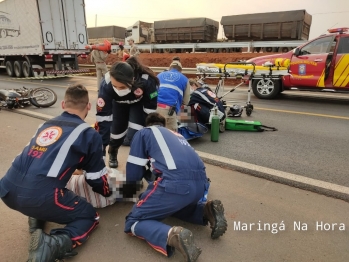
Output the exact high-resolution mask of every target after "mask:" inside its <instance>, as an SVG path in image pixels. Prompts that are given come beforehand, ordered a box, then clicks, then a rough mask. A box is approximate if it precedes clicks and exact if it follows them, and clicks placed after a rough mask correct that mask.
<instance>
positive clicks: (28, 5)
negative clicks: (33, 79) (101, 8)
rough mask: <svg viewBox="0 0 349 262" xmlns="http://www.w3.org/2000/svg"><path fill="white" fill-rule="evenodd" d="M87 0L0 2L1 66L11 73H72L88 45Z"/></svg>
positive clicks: (14, 74) (11, 0) (18, 74)
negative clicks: (85, 0) (85, 1)
mask: <svg viewBox="0 0 349 262" xmlns="http://www.w3.org/2000/svg"><path fill="white" fill-rule="evenodd" d="M87 41H88V37H87V30H86V18H85V3H84V0H3V1H1V2H0V68H5V69H6V72H7V74H8V75H9V76H15V77H23V76H24V77H30V76H43V75H48V74H54V75H57V74H71V73H80V72H84V71H86V70H79V68H78V62H77V57H78V56H85V55H86V54H87V52H88V51H87V50H86V49H85V45H87V44H88V42H87Z"/></svg>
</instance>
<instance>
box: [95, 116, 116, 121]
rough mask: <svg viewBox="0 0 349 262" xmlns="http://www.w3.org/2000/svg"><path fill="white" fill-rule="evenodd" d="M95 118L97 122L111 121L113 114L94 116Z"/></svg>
mask: <svg viewBox="0 0 349 262" xmlns="http://www.w3.org/2000/svg"><path fill="white" fill-rule="evenodd" d="M96 120H97V122H103V121H107V122H111V121H113V115H109V116H96Z"/></svg>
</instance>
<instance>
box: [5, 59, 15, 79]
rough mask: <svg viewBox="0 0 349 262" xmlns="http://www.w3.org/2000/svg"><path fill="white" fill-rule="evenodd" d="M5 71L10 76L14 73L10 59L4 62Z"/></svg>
mask: <svg viewBox="0 0 349 262" xmlns="http://www.w3.org/2000/svg"><path fill="white" fill-rule="evenodd" d="M6 73H7V74H8V76H11V77H12V76H14V75H15V71H14V70H13V63H12V61H7V62H6Z"/></svg>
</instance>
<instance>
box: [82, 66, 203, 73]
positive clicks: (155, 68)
mask: <svg viewBox="0 0 349 262" xmlns="http://www.w3.org/2000/svg"><path fill="white" fill-rule="evenodd" d="M107 67H108V69H109V68H110V65H107ZM79 68H90V69H94V68H95V66H94V65H86V64H81V65H79ZM150 69H151V70H153V71H154V72H155V73H160V72H162V71H164V70H166V69H168V67H150ZM182 73H183V74H189V75H195V74H196V68H183V69H182Z"/></svg>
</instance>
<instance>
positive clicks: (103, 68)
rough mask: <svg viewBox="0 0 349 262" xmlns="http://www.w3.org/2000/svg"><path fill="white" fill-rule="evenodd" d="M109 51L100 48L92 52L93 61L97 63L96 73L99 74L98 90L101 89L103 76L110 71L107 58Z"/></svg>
mask: <svg viewBox="0 0 349 262" xmlns="http://www.w3.org/2000/svg"><path fill="white" fill-rule="evenodd" d="M107 56H108V53H107V52H104V51H99V50H93V51H92V52H91V62H92V63H94V64H95V65H96V74H97V91H99V86H100V84H101V80H102V77H104V75H105V74H106V73H107V72H108V68H107V64H106V63H105V61H106V60H107Z"/></svg>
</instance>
